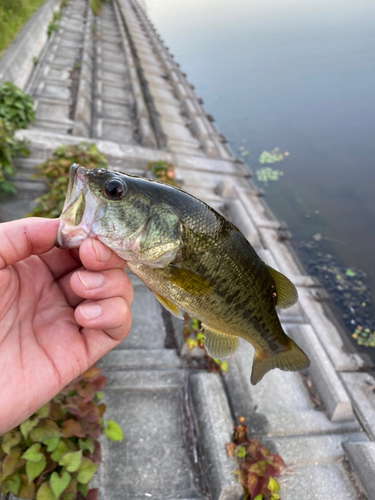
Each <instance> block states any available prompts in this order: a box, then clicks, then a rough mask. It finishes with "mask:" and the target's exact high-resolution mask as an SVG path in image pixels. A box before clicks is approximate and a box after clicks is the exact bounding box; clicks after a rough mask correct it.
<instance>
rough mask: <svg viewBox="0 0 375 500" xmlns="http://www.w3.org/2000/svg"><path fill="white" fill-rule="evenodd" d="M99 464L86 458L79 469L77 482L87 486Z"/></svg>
mask: <svg viewBox="0 0 375 500" xmlns="http://www.w3.org/2000/svg"><path fill="white" fill-rule="evenodd" d="M98 465H99V464H96V463H94V462H93V461H92V460H90V459H89V458H86V457H84V458H83V460H82V464H81V465H80V467H79V469H78V476H77V481H78V482H79V483H83V484H87V483H88V482H89V481H90V479H91V478H92V477H93V475H94V474H95V472H96V470H97V468H98Z"/></svg>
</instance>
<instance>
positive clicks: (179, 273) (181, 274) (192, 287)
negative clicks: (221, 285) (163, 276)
mask: <svg viewBox="0 0 375 500" xmlns="http://www.w3.org/2000/svg"><path fill="white" fill-rule="evenodd" d="M168 279H169V281H170V282H171V283H173V284H174V285H177V286H179V287H180V288H182V289H183V290H185V292H187V293H189V294H190V295H197V296H199V297H205V296H207V295H209V294H210V293H212V292H213V290H214V288H213V286H212V285H211V283H210V280H209V279H207V278H205V277H204V276H201V275H200V274H197V273H193V272H192V271H188V270H187V269H181V268H180V267H175V266H172V265H171V266H169V276H168Z"/></svg>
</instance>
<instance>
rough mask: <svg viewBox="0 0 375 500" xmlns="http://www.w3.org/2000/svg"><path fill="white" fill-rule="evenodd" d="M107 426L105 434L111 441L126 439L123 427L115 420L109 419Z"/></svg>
mask: <svg viewBox="0 0 375 500" xmlns="http://www.w3.org/2000/svg"><path fill="white" fill-rule="evenodd" d="M107 426H108V427H106V428H105V429H104V434H105V435H106V436H107V438H108V439H110V440H111V441H122V440H123V439H124V435H123V432H122V429H121V427H120V426H119V424H118V423H116V422H115V421H114V420H108V421H107Z"/></svg>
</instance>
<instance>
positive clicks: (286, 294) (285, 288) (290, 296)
mask: <svg viewBox="0 0 375 500" xmlns="http://www.w3.org/2000/svg"><path fill="white" fill-rule="evenodd" d="M267 267H268V270H269V272H270V274H271V276H272V278H273V281H274V282H275V287H276V294H277V302H276V305H277V307H280V308H281V309H288V307H291V306H292V305H293V304H295V303H296V302H297V300H298V293H297V289H296V287H295V286H294V285H293V283H292V282H291V281H290V280H289V279H288V278H287V277H286V276H284V275H283V274H281V273H279V271H276V269H273V268H272V267H270V266H267Z"/></svg>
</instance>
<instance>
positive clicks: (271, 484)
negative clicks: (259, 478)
mask: <svg viewBox="0 0 375 500" xmlns="http://www.w3.org/2000/svg"><path fill="white" fill-rule="evenodd" d="M267 488H268V489H269V490H270V491H271V492H272V493H278V491H279V490H280V486H279V483H278V482H277V481H276V479H274V478H273V477H270V478H269V481H268V485H267Z"/></svg>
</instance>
